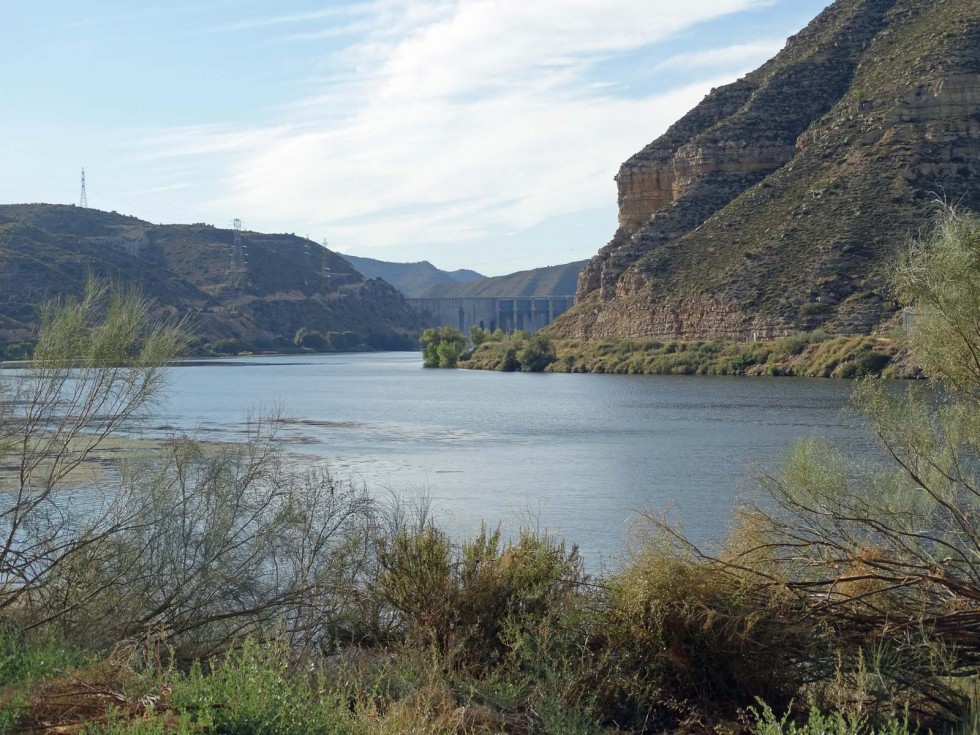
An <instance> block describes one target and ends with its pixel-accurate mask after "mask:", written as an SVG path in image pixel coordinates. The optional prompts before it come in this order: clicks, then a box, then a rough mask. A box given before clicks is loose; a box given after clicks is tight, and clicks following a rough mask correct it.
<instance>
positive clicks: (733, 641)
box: [0, 213, 980, 735]
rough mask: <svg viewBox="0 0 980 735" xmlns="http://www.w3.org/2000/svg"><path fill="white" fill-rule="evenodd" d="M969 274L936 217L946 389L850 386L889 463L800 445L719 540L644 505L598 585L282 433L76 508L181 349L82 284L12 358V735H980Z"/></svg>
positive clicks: (922, 277) (930, 345)
mask: <svg viewBox="0 0 980 735" xmlns="http://www.w3.org/2000/svg"><path fill="white" fill-rule="evenodd" d="M978 262H980V223H978V222H977V221H976V220H974V219H971V218H967V217H958V216H956V215H955V214H952V213H951V214H949V216H948V217H947V219H946V220H945V221H944V223H943V224H942V225H941V226H940V227H939V228H938V230H937V233H936V235H935V236H934V237H933V238H931V239H930V240H929V241H928V242H926V243H922V244H920V245H917V246H916V248H915V249H914V250H913V251H912V252H911V253H910V255H909V258H908V260H907V261H906V262H905V263H904V264H903V265H902V267H901V269H900V272H899V275H898V279H897V286H898V288H897V290H898V292H899V294H900V295H901V297H902V298H903V300H905V301H906V302H908V303H914V304H916V307H917V310H918V318H917V322H916V324H917V329H916V332H915V334H914V336H913V339H912V354H913V357H914V359H915V361H916V363H918V364H920V365H921V366H922V368H923V370H925V371H926V372H927V374H928V375H930V376H931V377H932V378H933V379H934V380H935V381H936V385H937V388H938V389H939V392H938V394H936V395H927V396H923V395H921V393H922V392H921V391H910V392H909V393H908V394H907V395H904V396H895V395H893V393H892V392H889V391H887V390H885V388H884V386H882V385H881V383H880V382H878V381H874V380H870V381H865V382H864V383H862V384H861V386H860V389H859V391H858V395H857V398H856V405H857V406H859V407H860V408H862V409H863V410H864V411H865V413H866V415H867V417H868V421H869V426H870V428H871V430H872V431H873V433H874V435H875V437H876V439H877V442H878V449H879V451H880V456H868V457H864V458H862V463H859V464H854V463H853V462H851V461H850V460H848V459H846V458H845V456H844V455H843V453H842V452H841V451H840V450H838V449H836V448H834V447H830V446H826V445H825V444H822V443H820V442H817V441H807V442H804V443H803V444H801V445H800V446H799V448H798V449H797V451H796V453H795V455H794V456H793V458H792V459H791V460H790V462H789V463H788V464H787V466H786V467H785V469H784V471H783V472H782V473H781V474H780V475H778V476H776V477H772V478H768V479H766V480H765V481H764V483H763V490H764V491H765V495H764V496H763V498H762V499H761V501H760V502H759V503H758V504H756V505H755V506H750V507H747V508H745V509H743V510H742V511H741V512H740V514H739V516H738V519H737V523H736V524H735V526H734V528H733V530H732V532H731V534H730V536H729V537H728V538H727V539H726V540H725V541H724V543H721V544H719V545H718V547H717V548H716V549H712V550H705V549H699V548H697V547H696V546H694V545H693V544H691V543H690V542H689V541H688V540H687V539H686V538H685V537H684V536H683V534H682V533H680V532H679V531H678V530H677V529H676V528H674V527H672V526H671V525H670V524H669V523H667V522H665V521H664V519H663V518H661V517H659V516H658V515H656V514H654V513H647V514H645V515H644V517H643V519H642V520H643V523H641V525H639V526H638V530H637V531H636V533H635V536H634V538H633V539H632V542H633V543H632V545H631V552H630V554H629V555H628V556H627V558H626V559H624V562H623V564H622V566H621V568H619V569H618V570H616V571H614V572H611V573H608V574H605V575H603V576H601V577H590V576H589V575H587V574H586V573H585V572H584V569H583V564H582V561H581V559H580V558H579V555H578V553H577V550H576V549H575V548H574V547H571V546H568V545H566V544H564V543H562V542H561V541H559V540H558V539H555V538H551V537H549V536H547V535H545V534H542V533H535V532H531V531H527V532H524V533H521V534H518V535H517V536H516V537H514V538H511V539H504V538H502V537H501V536H500V534H499V533H497V532H495V531H493V530H492V529H484V530H483V531H482V532H481V533H479V534H477V535H475V536H474V537H473V538H470V539H466V540H455V539H453V538H450V537H449V536H448V535H447V534H446V533H445V532H444V531H442V530H441V529H440V528H439V527H438V526H437V525H436V524H434V523H433V521H432V519H431V518H429V517H428V516H427V515H426V514H425V512H424V509H423V510H420V511H416V512H411V511H408V510H406V509H405V508H404V507H400V506H390V505H389V506H385V505H382V504H381V503H379V502H378V501H377V500H376V499H372V498H371V497H369V496H368V495H367V494H366V493H365V492H364V491H362V490H361V489H359V488H356V487H353V486H351V485H349V484H348V483H343V482H337V481H336V480H335V479H334V478H332V477H330V475H329V473H327V472H326V471H325V470H323V469H322V468H300V467H297V466H296V463H295V462H294V461H292V460H290V459H289V458H287V457H285V456H284V454H283V452H282V449H281V446H280V445H279V443H278V442H277V441H276V438H275V436H274V432H270V428H271V427H274V425H275V424H274V422H271V423H267V422H263V421H259V422H254V423H253V424H252V425H251V426H250V430H249V436H248V438H247V440H246V441H244V442H242V443H241V444H239V445H234V446H228V445H223V446H213V445H206V444H201V443H199V442H197V441H194V440H193V439H191V438H189V437H175V438H174V439H173V440H172V441H170V442H168V443H166V444H165V446H164V447H162V449H161V450H160V451H158V452H145V453H141V454H139V455H134V456H130V457H129V458H127V460H126V461H125V462H123V463H121V465H120V466H119V474H118V476H117V477H116V478H115V479H114V480H113V481H102V482H100V483H97V484H95V486H94V487H92V488H91V492H93V493H94V495H93V496H92V497H94V498H96V501H97V502H90V503H88V504H87V505H85V506H84V509H85V510H84V512H74V513H71V514H68V513H67V512H66V508H67V507H69V506H66V505H65V503H70V502H71V499H72V491H70V490H69V488H71V487H77V481H76V480H74V479H71V478H70V476H69V474H68V473H69V472H70V471H77V470H79V469H84V468H85V461H86V458H87V457H89V456H90V454H91V452H92V451H93V448H94V447H96V446H98V444H99V442H100V441H102V440H104V438H105V437H108V436H109V435H110V434H111V433H112V432H113V431H115V430H116V429H118V428H119V425H120V424H119V421H120V420H121V419H116V418H115V416H116V415H117V414H116V413H114V412H112V411H105V410H104V408H105V406H106V402H111V401H115V402H117V405H118V407H119V408H120V409H121V414H120V415H121V416H122V417H123V418H135V417H137V416H139V414H140V413H141V411H142V410H143V409H145V408H146V407H147V406H148V405H151V403H152V400H153V399H154V398H155V397H156V396H158V395H159V391H160V390H161V386H162V384H161V382H160V379H161V377H162V373H161V368H160V366H161V365H162V364H163V362H164V361H165V360H166V359H167V358H168V357H170V356H172V355H173V354H174V352H175V351H176V350H178V349H179V348H180V345H181V338H180V332H179V330H175V329H174V328H173V327H172V326H171V325H162V326H153V325H151V324H147V322H146V319H145V316H146V312H145V310H144V309H143V307H142V306H141V305H140V302H139V300H138V299H135V300H134V299H133V298H129V297H123V296H119V295H116V294H112V293H106V292H104V291H101V290H99V289H95V290H93V291H92V297H91V299H90V300H88V301H85V302H81V303H78V304H65V305H62V306H55V307H51V308H50V309H49V311H48V315H49V316H48V318H47V319H46V321H45V328H44V331H43V333H42V336H41V341H40V342H39V347H40V346H41V345H43V346H44V349H43V350H42V351H41V354H40V359H37V360H35V363H34V365H33V366H32V367H31V368H29V369H28V370H26V371H24V372H18V373H11V374H2V373H0V380H2V381H3V384H2V385H3V389H4V395H3V401H2V403H0V405H2V407H3V413H2V414H0V428H2V431H3V434H2V440H0V452H2V460H3V466H4V467H5V468H9V467H14V468H15V470H14V471H5V472H4V473H3V474H0V481H2V483H3V489H4V491H5V493H6V497H8V498H9V503H8V506H6V507H8V508H11V509H12V510H6V511H4V513H5V515H3V516H0V521H2V522H3V531H4V534H3V536H4V539H5V542H4V545H3V554H4V556H2V557H0V731H3V732H21V733H28V732H31V733H49V734H50V735H55V734H56V733H57V734H63V733H75V732H79V733H81V732H84V733H91V734H92V735H94V734H95V733H107V734H108V733H111V734H113V735H123V734H126V735H144V734H146V735H148V734H149V733H169V732H174V733H182V734H187V735H190V734H191V733H199V734H201V735H205V734H208V735H209V734H211V733H214V734H216V735H217V734H218V733H221V734H223V735H234V734H241V735H246V734H248V735H256V734H258V733H283V734H292V733H297V734H299V733H378V734H381V733H392V734H393V733H407V732H414V733H446V734H447V735H448V734H449V733H521V734H524V733H556V734H557V733H563V734H564V733H581V734H583V735H585V734H592V733H595V734H596V735H598V734H599V733H614V732H617V733H620V732H631V733H651V734H652V733H662V732H684V733H719V732H725V733H733V734H734V733H756V734H757V735H782V734H784V733H785V734H787V735H788V734H789V733H806V734H807V735H816V734H817V733H821V734H822V735H876V734H877V735H910V734H911V733H913V732H921V733H925V732H926V731H927V730H929V729H931V730H932V732H944V733H948V734H949V735H966V734H967V733H974V732H976V731H977V727H978V726H980V694H978V692H980V675H978V674H977V671H978V668H980V614H978V600H980V587H978V584H980V583H978V579H980V561H978V559H980V555H978V550H980V490H978V487H980V485H978V481H977V479H976V477H975V470H976V468H977V467H978V466H980V433H978V431H977V427H978V426H980V368H978V366H977V361H976V358H975V355H976V354H977V352H980V337H978V335H980V298H978V297H977V294H980V275H978V273H980V270H978V269H977V267H976V265H977V263H978ZM100 305H104V306H100ZM103 308H104V309H105V311H102V312H100V309H103ZM100 313H101V314H102V316H100ZM483 336H485V335H483ZM528 342H530V339H528ZM484 344H487V342H486V341H484ZM86 376H91V377H92V378H93V380H86V379H85V377H86ZM76 377H81V378H82V380H81V381H80V382H79V381H76ZM100 377H101V379H99V378H100ZM93 429H95V433H93ZM66 432H67V433H66ZM100 437H101V439H100ZM76 477H77V475H76ZM106 482H110V484H105V483H106ZM71 507H73V508H79V509H80V508H82V506H71Z"/></svg>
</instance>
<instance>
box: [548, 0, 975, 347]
mask: <svg viewBox="0 0 980 735" xmlns="http://www.w3.org/2000/svg"><path fill="white" fill-rule="evenodd" d="M616 181H617V183H618V187H619V225H620V226H619V230H618V231H617V232H616V234H615V236H614V237H613V239H612V241H611V242H610V243H609V244H608V245H607V246H606V247H604V248H602V250H600V251H599V254H598V255H597V256H596V257H595V258H593V259H592V261H591V262H590V263H589V264H588V265H587V267H586V268H585V269H584V271H583V272H582V276H581V278H580V280H579V285H578V293H577V296H578V300H577V305H576V307H575V308H574V309H572V310H571V311H570V312H568V313H567V314H565V315H564V316H563V317H561V318H560V319H559V320H558V321H557V322H556V323H555V325H553V327H552V329H553V330H554V331H555V332H556V333H558V334H563V335H567V336H572V337H579V338H601V337H605V336H607V335H619V336H624V337H635V338H653V339H678V338H679V339H716V338H738V339H751V338H753V337H758V338H760V339H763V338H766V337H775V336H780V335H785V334H788V333H792V332H796V331H803V330H811V329H814V328H817V327H822V328H824V329H826V330H827V331H829V332H832V333H833V332H836V333H864V332H868V331H871V330H874V329H876V328H878V327H879V326H881V325H882V324H885V323H888V322H889V320H890V319H892V318H893V317H894V315H895V310H896V304H895V301H894V300H893V298H892V295H891V293H890V290H889V278H890V277H889V274H890V273H891V272H892V270H893V269H894V267H895V264H896V263H897V261H898V258H899V255H900V253H901V252H902V251H903V249H904V248H905V247H906V245H907V243H908V242H909V240H910V238H912V237H914V236H915V235H916V234H917V233H919V232H920V231H921V230H922V229H923V228H927V227H928V225H929V221H930V218H931V215H932V214H933V213H934V212H935V210H936V200H937V199H942V198H945V199H948V201H950V202H952V203H955V204H957V205H959V206H961V207H963V208H967V209H973V210H977V211H980V2H978V1H977V0H837V2H835V3H833V4H832V5H830V7H828V8H827V9H826V10H825V11H824V12H822V13H821V14H820V15H819V17H817V18H816V19H815V20H814V21H813V22H812V23H811V24H810V25H809V26H808V27H807V28H806V29H805V30H804V31H802V32H801V33H799V34H798V35H796V36H794V37H793V38H791V39H789V41H788V42H787V44H786V46H785V48H784V49H783V50H782V51H781V52H780V53H779V54H778V55H777V56H776V57H775V58H773V59H772V60H771V61H769V62H767V63H766V64H765V65H763V66H762V67H761V68H759V69H758V70H756V71H754V72H752V73H751V74H748V75H747V76H745V77H743V78H742V79H739V80H738V81H736V82H735V83H733V84H730V85H727V86H724V87H720V88H718V89H715V90H713V91H712V92H711V94H709V95H708V96H707V97H706V98H705V99H704V101H703V102H702V103H701V104H699V105H698V106H697V107H696V108H695V109H694V110H692V111H691V112H690V113H688V114H687V115H685V116H684V117H683V118H682V119H681V120H679V121H678V122H677V123H676V124H675V125H674V126H672V127H671V128H670V129H669V130H668V131H667V132H666V133H665V134H664V135H663V136H661V137H660V138H658V139H657V140H655V141H654V142H653V143H651V144H650V145H649V146H647V147H646V148H645V149H643V150H642V151H640V152H639V153H637V154H636V155H635V156H633V157H632V158H630V159H629V160H628V161H626V163H624V164H623V166H622V168H621V169H620V171H619V174H618V176H617V177H616Z"/></svg>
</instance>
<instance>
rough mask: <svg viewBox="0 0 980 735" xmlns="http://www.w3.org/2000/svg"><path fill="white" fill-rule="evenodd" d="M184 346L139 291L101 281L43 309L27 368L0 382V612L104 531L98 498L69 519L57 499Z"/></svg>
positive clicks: (152, 397)
mask: <svg viewBox="0 0 980 735" xmlns="http://www.w3.org/2000/svg"><path fill="white" fill-rule="evenodd" d="M185 344H186V330H185V329H184V328H183V327H182V326H181V325H179V324H174V323H172V322H168V321H160V320H157V319H156V318H154V317H153V315H152V309H151V305H150V303H149V302H148V301H146V300H145V299H143V298H142V297H141V296H140V294H139V293H138V292H134V291H128V292H127V291H124V290H122V289H121V288H117V287H110V286H108V285H107V284H105V283H103V282H99V281H91V282H89V284H88V285H87V287H86V290H85V295H84V296H83V297H82V299H81V300H78V301H73V300H69V301H64V302H51V303H48V304H46V305H45V306H44V307H42V309H41V321H40V327H39V332H38V339H37V345H36V347H35V348H34V356H33V360H32V362H31V364H30V366H29V367H28V368H26V369H25V370H24V371H22V372H18V373H9V374H8V373H5V374H3V375H0V463H2V465H4V469H3V470H2V474H0V488H2V489H3V491H4V502H3V504H2V508H0V610H2V609H3V608H7V607H9V606H11V605H13V604H14V603H16V602H18V601H19V600H21V599H22V598H23V597H24V596H25V595H27V594H31V593H33V592H34V591H36V590H37V589H38V588H40V587H43V586H44V585H45V584H46V583H47V582H48V581H49V580H50V578H51V576H52V574H53V572H54V571H55V570H56V569H57V568H58V567H59V566H61V565H63V564H65V563H66V561H67V560H68V559H70V558H71V557H73V556H75V555H77V554H78V553H79V552H80V551H82V550H83V549H85V548H86V547H89V546H94V545H97V544H99V543H101V542H102V541H104V540H105V538H106V536H107V534H109V533H110V532H111V529H112V527H113V524H112V523H111V522H110V521H109V520H108V516H107V514H101V513H100V512H99V507H100V505H99V502H98V500H97V499H96V500H95V502H93V503H92V504H91V505H92V508H91V509H90V511H89V512H87V513H84V514H79V513H71V512H69V510H68V508H67V507H66V505H65V503H66V499H65V495H64V494H63V492H62V491H65V490H66V489H67V488H71V487H77V486H78V479H79V478H77V477H76V479H75V481H72V479H71V478H72V476H73V474H77V471H78V470H79V469H80V468H81V467H82V465H83V463H84V462H86V460H87V459H89V458H90V457H91V455H92V454H93V452H95V451H96V450H98V449H99V447H101V446H102V445H103V444H104V443H105V442H106V440H107V439H108V438H109V437H110V436H111V435H112V434H114V433H116V432H118V431H119V430H120V429H122V428H124V427H127V426H132V425H133V424H134V423H136V422H138V421H139V420H140V419H142V418H143V417H145V416H146V415H147V412H148V410H149V409H150V408H152V407H153V405H154V404H155V402H156V401H157V399H159V397H160V394H161V391H162V389H163V387H164V375H165V369H166V365H167V363H168V362H169V361H170V360H172V359H173V358H174V357H175V356H176V355H178V354H179V353H180V352H181V351H182V350H183V348H184V345H185ZM123 522H124V521H123Z"/></svg>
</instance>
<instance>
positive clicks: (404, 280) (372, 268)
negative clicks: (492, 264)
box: [340, 255, 486, 298]
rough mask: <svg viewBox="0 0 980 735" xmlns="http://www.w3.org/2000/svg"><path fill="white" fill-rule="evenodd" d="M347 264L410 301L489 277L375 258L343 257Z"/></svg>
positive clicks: (429, 264)
mask: <svg viewBox="0 0 980 735" xmlns="http://www.w3.org/2000/svg"><path fill="white" fill-rule="evenodd" d="M340 257H342V258H344V259H346V260H347V262H348V263H350V264H351V265H353V266H354V268H356V269H357V271H358V273H363V274H364V275H365V276H366V277H368V278H380V279H381V280H383V281H387V282H388V283H390V284H391V285H392V286H394V287H395V288H397V289H398V290H399V291H401V292H402V293H403V294H405V296H408V297H409V298H415V297H418V296H421V295H422V294H423V293H425V292H426V291H427V290H428V289H430V288H432V287H434V286H438V285H440V284H456V283H469V282H471V281H479V280H481V279H483V278H486V276H484V275H481V274H479V273H477V272H476V271H470V270H465V269H461V270H456V271H443V270H439V269H438V268H436V267H435V266H434V265H432V263H430V262H429V261H427V260H423V261H422V262H420V263H389V262H387V261H384V260H374V259H373V258H358V257H357V256H355V255H341V256H340Z"/></svg>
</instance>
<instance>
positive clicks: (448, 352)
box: [421, 327, 466, 368]
mask: <svg viewBox="0 0 980 735" xmlns="http://www.w3.org/2000/svg"><path fill="white" fill-rule="evenodd" d="M421 341H422V364H423V366H424V367H440V368H454V367H456V363H457V362H458V361H459V356H460V355H461V354H463V350H464V349H465V348H466V337H464V336H463V333H462V332H460V331H459V330H458V329H453V328H452V327H440V328H439V329H426V330H425V331H424V332H422V338H421Z"/></svg>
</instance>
